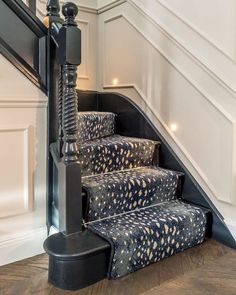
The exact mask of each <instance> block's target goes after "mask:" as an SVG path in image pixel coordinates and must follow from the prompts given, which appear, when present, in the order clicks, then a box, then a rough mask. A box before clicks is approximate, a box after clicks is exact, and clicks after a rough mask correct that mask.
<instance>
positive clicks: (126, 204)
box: [83, 166, 183, 221]
mask: <svg viewBox="0 0 236 295" xmlns="http://www.w3.org/2000/svg"><path fill="white" fill-rule="evenodd" d="M182 176H183V174H182V173H179V172H175V171H170V170H166V169H162V168H160V167H154V166H148V167H140V168H136V169H132V170H125V171H119V172H113V173H107V174H99V175H95V176H88V177H83V187H84V189H85V190H86V191H87V194H88V201H89V204H88V211H87V220H86V221H92V220H96V219H100V218H105V217H108V216H112V215H116V214H119V213H120V212H127V211H131V210H135V209H137V208H142V207H146V206H150V205H152V204H156V203H162V202H166V201H170V200H173V199H175V198H176V197H177V195H178V193H179V192H180V187H181V179H182Z"/></svg>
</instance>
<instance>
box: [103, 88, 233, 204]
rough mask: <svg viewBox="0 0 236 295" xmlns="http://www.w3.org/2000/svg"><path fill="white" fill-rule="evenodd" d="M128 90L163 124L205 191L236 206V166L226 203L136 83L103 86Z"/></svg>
mask: <svg viewBox="0 0 236 295" xmlns="http://www.w3.org/2000/svg"><path fill="white" fill-rule="evenodd" d="M127 88H131V89H134V90H135V91H136V93H137V94H138V95H139V97H140V98H141V100H142V102H143V103H144V104H145V105H146V106H147V108H148V109H149V111H150V112H151V113H152V115H153V116H154V117H155V118H156V119H157V121H158V122H159V123H160V124H161V126H162V127H163V128H164V130H165V132H166V133H167V134H168V137H170V138H171V139H172V140H173V142H174V144H175V150H176V148H177V149H178V154H179V153H181V155H182V157H181V159H182V160H183V159H184V162H185V163H186V162H188V165H187V167H191V170H194V171H195V173H196V174H197V175H198V182H199V183H200V185H201V186H202V187H204V188H205V189H206V188H207V189H208V191H210V193H211V195H213V196H214V198H216V199H217V200H218V201H219V202H221V203H226V204H229V205H232V204H235V201H236V200H235V196H236V187H235V184H234V179H233V176H234V173H233V172H234V169H235V164H232V178H231V193H230V198H229V199H230V200H229V201H226V200H224V199H222V198H220V196H218V194H217V192H216V191H215V189H214V188H213V186H212V185H211V184H210V183H209V180H208V179H207V177H206V176H205V174H204V173H203V172H202V170H201V169H200V167H199V166H198V165H197V163H196V162H195V161H194V159H193V158H192V157H191V155H190V154H189V153H188V152H187V150H186V149H185V148H184V147H183V145H182V144H181V143H180V142H179V140H178V139H177V138H176V137H175V136H174V134H173V133H172V132H171V131H170V129H169V127H168V126H167V125H166V124H165V123H164V121H163V120H162V119H161V118H160V117H159V116H157V115H156V113H154V112H153V107H152V105H150V104H149V103H148V102H147V99H146V98H145V95H144V94H143V93H142V91H141V90H140V89H139V87H138V86H137V85H136V84H135V83H134V84H119V85H116V86H114V85H106V84H103V89H104V90H109V89H113V90H114V89H118V90H119V89H127ZM216 110H217V111H219V112H220V110H218V109H217V108H216ZM229 122H230V123H231V124H232V133H233V134H235V133H236V124H235V123H234V122H231V121H229ZM235 152H236V147H235V144H234V146H233V148H232V153H233V155H232V159H234V158H235V157H234V154H235Z"/></svg>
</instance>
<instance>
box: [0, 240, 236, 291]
mask: <svg viewBox="0 0 236 295" xmlns="http://www.w3.org/2000/svg"><path fill="white" fill-rule="evenodd" d="M0 294H1V295H3V294H4V295H5V294H6V295H8V294H11V295H24V294H27V295H28V294H29V295H30V294H40V295H44V294H45V295H47V294H55V295H61V294H76V295H77V294H78V295H138V294H142V295H154V294H161V295H180V294H181V295H200V294H201V295H208V294H212V295H213V294H214V295H218V294H219V295H221V294H223V295H236V251H235V250H232V249H229V248H227V247H225V246H223V245H221V244H219V243H217V242H215V241H213V240H209V241H206V242H205V243H204V244H203V245H200V246H197V247H194V248H192V249H190V250H187V251H185V252H183V253H180V254H177V255H175V256H173V257H170V258H167V259H165V260H163V261H161V262H158V263H156V264H153V265H151V266H149V267H146V268H144V269H142V270H139V271H137V272H136V273H133V274H131V275H128V276H126V277H124V278H121V279H118V280H111V281H108V280H103V281H101V282H99V283H97V284H94V285H93V286H91V287H88V288H85V289H83V290H80V291H75V292H69V291H63V290H60V289H57V288H55V287H53V286H51V285H50V284H48V283H47V256H46V255H45V254H43V255H39V256H36V257H34V258H31V259H26V260H24V261H21V262H16V263H13V264H9V265H7V266H3V267H0Z"/></svg>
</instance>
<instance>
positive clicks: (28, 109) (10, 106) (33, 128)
mask: <svg viewBox="0 0 236 295" xmlns="http://www.w3.org/2000/svg"><path fill="white" fill-rule="evenodd" d="M0 64H1V72H0V89H1V91H0V150H1V152H0V163H1V165H0V253H1V254H0V265H2V264H6V263H10V262H13V261H16V260H20V259H23V258H26V257H29V256H33V255H36V254H39V253H42V251H43V241H44V240H45V238H46V235H47V230H46V222H45V218H46V216H45V215H46V214H45V212H46V210H45V208H46V135H47V129H46V128H47V126H46V124H47V123H46V122H47V97H46V96H45V95H44V94H43V93H42V92H41V91H40V90H39V89H38V88H37V87H35V86H34V85H33V84H32V83H31V82H30V81H29V80H28V79H27V78H26V77H25V76H23V75H22V74H21V73H20V72H19V71H18V70H16V68H15V67H14V66H13V65H12V64H11V63H9V62H8V61H7V60H6V59H5V58H4V57H3V56H1V55H0Z"/></svg>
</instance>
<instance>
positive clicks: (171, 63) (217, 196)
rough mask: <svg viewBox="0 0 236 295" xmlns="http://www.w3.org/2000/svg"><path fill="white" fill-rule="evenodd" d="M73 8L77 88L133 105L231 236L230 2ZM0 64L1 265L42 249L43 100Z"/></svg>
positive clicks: (119, 0)
mask: <svg viewBox="0 0 236 295" xmlns="http://www.w3.org/2000/svg"><path fill="white" fill-rule="evenodd" d="M63 2H65V1H63ZM74 2H76V3H77V4H78V6H79V8H80V12H79V14H78V17H77V21H78V25H79V27H80V29H81V31H82V64H81V66H80V67H79V71H78V87H79V88H80V89H91V90H96V89H97V90H99V91H111V90H112V91H116V92H119V93H123V94H125V95H127V96H128V97H130V98H131V99H132V100H133V101H134V102H136V103H137V104H138V105H139V106H140V107H141V108H142V109H143V110H144V111H145V113H146V114H147V116H148V117H149V118H150V119H151V121H152V122H153V123H154V124H155V126H156V127H157V128H158V129H159V130H160V131H161V132H162V134H163V135H164V136H165V138H166V140H167V142H168V143H169V144H170V146H171V147H172V149H173V150H174V151H175V152H176V154H177V155H178V157H179V158H180V159H181V160H182V162H183V163H184V164H185V165H186V167H187V168H188V169H189V171H190V172H191V173H192V175H193V176H194V177H195V179H196V180H197V181H198V183H199V184H200V185H201V187H202V188H203V189H204V190H205V192H206V193H207V195H208V196H209V198H210V199H211V200H212V202H213V203H214V204H215V206H216V207H217V208H218V209H219V211H220V212H221V214H222V215H223V216H224V218H225V221H226V223H227V225H228V226H229V229H230V230H231V232H232V233H233V234H234V235H235V238H236V64H235V63H236V25H235V24H236V2H235V1H234V0H228V1H224V0H207V1H203V0H200V1H197V2H196V1H195V0H188V1H187V0H175V1H171V0H145V1H142V0H127V1H125V0H74ZM196 3H197V4H196ZM45 7H46V0H38V7H37V15H38V16H39V18H41V19H42V18H43V17H44V15H45V13H46V12H45ZM0 62H1V73H0V87H1V92H0V148H1V155H0V160H1V167H0V252H1V256H0V264H5V263H9V262H11V261H15V260H18V259H22V258H24V257H29V256H32V255H35V254H38V253H40V252H42V251H43V249H42V244H43V240H44V238H45V237H46V220H45V212H46V202H45V201H46V127H47V126H46V118H47V116H46V114H47V98H46V97H45V96H44V95H43V94H42V93H41V91H40V90H38V88H36V87H35V86H34V85H33V84H31V82H30V81H28V80H27V78H25V77H24V76H23V75H22V74H21V73H20V72H19V71H18V70H16V69H15V68H14V67H13V66H12V65H11V64H10V63H9V62H8V61H6V60H5V59H4V58H3V57H2V56H0Z"/></svg>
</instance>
